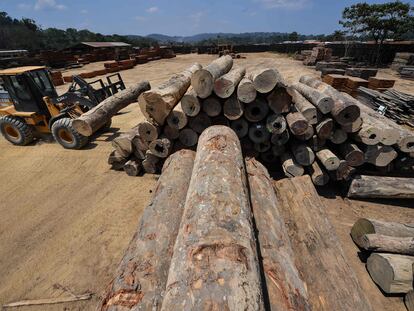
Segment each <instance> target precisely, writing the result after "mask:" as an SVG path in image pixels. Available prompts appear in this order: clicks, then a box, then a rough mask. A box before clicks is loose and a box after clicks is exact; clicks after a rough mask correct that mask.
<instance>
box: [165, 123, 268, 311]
mask: <svg viewBox="0 0 414 311" xmlns="http://www.w3.org/2000/svg"><path fill="white" fill-rule="evenodd" d="M217 163H220V169H217ZM166 288H167V289H166V293H165V296H164V301H163V304H162V309H161V310H163V311H170V310H227V311H233V310H247V311H256V310H258V311H261V310H264V306H263V296H262V289H261V282H260V272H259V265H258V259H257V254H256V241H255V237H254V233H253V228H252V215H251V209H250V204H249V195H248V189H247V181H246V174H245V170H244V163H243V158H242V154H241V147H240V142H239V139H238V138H237V136H236V134H235V133H234V132H233V131H232V130H231V129H230V128H228V127H225V126H212V127H210V128H209V129H207V130H206V131H204V133H203V134H202V135H201V136H200V140H199V144H198V148H197V155H196V159H195V162H194V170H193V174H192V177H191V183H190V186H189V189H188V193H187V199H186V202H185V207H184V214H183V217H182V221H181V225H180V230H179V233H178V236H177V240H176V243H175V246H174V251H173V258H172V260H171V266H170V270H169V273H168V282H167V287H166ZM189 293H191V295H189Z"/></svg>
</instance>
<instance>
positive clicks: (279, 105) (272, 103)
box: [266, 86, 292, 114]
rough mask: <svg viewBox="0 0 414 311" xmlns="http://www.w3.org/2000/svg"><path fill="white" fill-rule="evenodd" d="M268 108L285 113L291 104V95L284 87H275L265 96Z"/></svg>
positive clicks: (278, 112) (277, 112)
mask: <svg viewBox="0 0 414 311" xmlns="http://www.w3.org/2000/svg"><path fill="white" fill-rule="evenodd" d="M266 99H267V102H268V104H269V108H270V109H271V110H272V111H273V112H274V113H276V114H281V113H287V112H289V111H290V108H291V106H292V97H291V96H290V95H289V93H288V92H287V91H286V88H285V87H279V86H278V87H276V88H275V89H274V90H273V91H272V92H271V93H270V94H269V95H267V97H266Z"/></svg>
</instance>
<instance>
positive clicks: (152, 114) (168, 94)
mask: <svg viewBox="0 0 414 311" xmlns="http://www.w3.org/2000/svg"><path fill="white" fill-rule="evenodd" d="M200 68H201V65H200V64H198V63H195V64H193V65H192V66H190V67H188V68H187V69H186V70H184V71H182V72H180V73H179V74H175V75H173V76H172V77H171V78H170V79H169V80H168V81H166V82H164V83H163V84H161V85H160V86H159V87H157V88H155V89H153V90H150V91H147V92H145V93H142V94H141V95H140V97H139V99H138V103H139V107H140V109H141V112H142V113H143V115H144V116H145V117H146V118H147V120H150V121H151V122H153V123H155V124H157V125H163V124H164V122H165V119H166V118H167V116H168V115H169V114H170V112H171V110H173V109H174V107H175V106H176V105H177V104H178V102H179V101H180V100H181V97H183V95H184V94H185V93H186V91H187V89H188V87H189V86H190V81H191V76H192V74H193V73H194V72H196V70H199V69H200Z"/></svg>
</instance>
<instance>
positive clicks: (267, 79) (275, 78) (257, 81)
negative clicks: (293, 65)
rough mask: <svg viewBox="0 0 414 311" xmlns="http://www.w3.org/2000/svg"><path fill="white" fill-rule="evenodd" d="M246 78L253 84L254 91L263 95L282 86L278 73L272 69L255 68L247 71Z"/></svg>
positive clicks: (281, 79)
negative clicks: (277, 86)
mask: <svg viewBox="0 0 414 311" xmlns="http://www.w3.org/2000/svg"><path fill="white" fill-rule="evenodd" d="M247 76H248V77H249V79H250V80H251V81H252V82H253V85H254V88H255V89H256V91H257V92H259V93H263V94H264V93H269V92H270V91H272V90H273V89H274V88H275V87H276V85H278V84H284V81H283V78H282V76H281V75H280V73H279V71H277V70H276V69H273V68H264V67H256V68H254V69H253V70H250V71H248V73H247Z"/></svg>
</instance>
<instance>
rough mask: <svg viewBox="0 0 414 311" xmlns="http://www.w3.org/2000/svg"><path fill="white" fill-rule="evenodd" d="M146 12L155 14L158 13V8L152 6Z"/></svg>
mask: <svg viewBox="0 0 414 311" xmlns="http://www.w3.org/2000/svg"><path fill="white" fill-rule="evenodd" d="M146 11H147V12H148V13H156V12H158V11H159V9H158V7H156V6H152V7H150V8H148V9H146Z"/></svg>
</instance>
